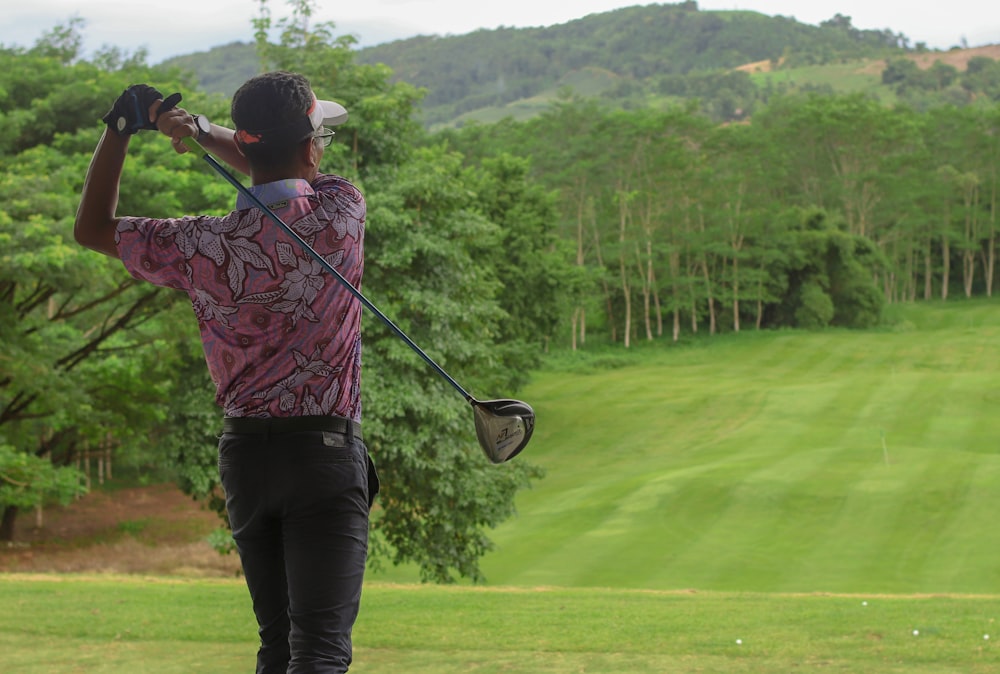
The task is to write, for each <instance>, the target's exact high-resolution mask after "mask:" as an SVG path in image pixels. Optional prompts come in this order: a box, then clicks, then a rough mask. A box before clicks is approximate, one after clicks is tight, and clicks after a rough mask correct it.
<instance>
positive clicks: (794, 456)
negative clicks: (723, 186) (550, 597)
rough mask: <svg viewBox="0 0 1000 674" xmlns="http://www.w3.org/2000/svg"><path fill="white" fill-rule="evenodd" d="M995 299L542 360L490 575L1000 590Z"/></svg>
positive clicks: (620, 583) (612, 583)
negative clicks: (528, 480)
mask: <svg viewBox="0 0 1000 674" xmlns="http://www.w3.org/2000/svg"><path fill="white" fill-rule="evenodd" d="M997 309H998V307H997V303H996V302H989V301H976V302H962V301H955V302H949V303H947V304H930V305H922V306H916V307H903V308H897V310H899V311H902V312H903V314H902V317H901V322H900V323H899V324H898V325H897V327H896V328H895V329H893V330H885V331H880V332H868V333H859V332H846V331H830V332H822V333H800V332H783V333H765V334H753V333H746V332H745V333H743V334H740V335H727V336H723V337H718V338H715V339H712V340H711V344H709V343H708V342H706V341H704V340H703V341H699V342H696V343H692V344H688V345H682V346H679V347H665V346H663V345H657V346H652V347H645V348H638V349H635V350H634V352H633V353H624V352H618V351H611V352H604V353H605V355H604V356H599V357H587V356H584V355H581V356H580V357H579V358H578V359H575V360H576V362H572V361H573V360H574V359H573V358H564V359H562V360H561V361H560V362H558V363H554V364H553V365H552V366H551V367H550V368H549V369H548V370H546V371H545V372H543V373H541V374H539V375H538V376H536V378H535V380H534V382H533V383H532V385H531V386H530V387H529V388H528V389H527V390H525V391H524V392H523V396H522V397H523V398H524V399H526V400H529V401H530V402H532V403H534V404H535V405H536V411H537V414H538V428H537V431H536V434H535V437H534V439H533V440H532V444H531V446H530V447H529V449H528V451H527V452H526V454H525V455H524V458H525V459H526V460H531V461H534V462H536V463H538V464H540V465H541V466H543V467H544V468H545V469H546V470H547V472H548V474H547V477H546V478H545V479H544V480H542V481H540V482H539V483H538V484H537V485H536V486H535V488H534V489H533V490H531V491H528V492H525V493H523V494H522V495H521V496H520V497H519V500H518V508H519V512H520V514H519V517H518V518H516V519H515V520H512V521H510V522H508V523H506V524H505V525H504V526H502V527H501V528H500V529H499V530H497V531H496V532H495V535H494V540H495V541H496V543H497V550H496V551H495V552H493V553H491V554H490V555H488V556H487V558H486V559H485V560H484V564H483V568H484V571H485V573H486V575H487V578H488V579H489V581H490V582H491V583H493V584H499V585H518V586H529V587H530V586H569V587H573V586H575V587H584V586H589V587H620V588H648V589H659V590H670V589H681V588H696V589H699V590H737V591H760V592H788V591H791V592H813V591H829V592H886V593H915V592H967V593H990V592H995V591H996V590H997V588H998V587H1000V566H998V565H997V564H996V558H997V556H998V554H1000V530H998V529H997V527H995V526H993V524H994V519H995V512H996V507H997V503H998V499H1000V447H998V445H997V438H998V434H1000V419H998V418H997V415H996V410H997V407H998V405H1000V386H998V384H997V381H996V379H997V369H998V367H1000V366H998V364H997V363H998V361H997V358H996V356H995V351H996V349H997V344H998V342H1000V340H998V337H1000V312H998V311H997ZM883 440H884V445H883ZM887 458H888V462H887ZM500 469H501V470H502V468H500ZM376 577H379V578H383V579H395V580H409V579H412V578H414V577H415V576H414V575H413V574H412V572H411V571H410V570H405V569H404V570H389V571H387V572H384V573H381V574H378V575H376Z"/></svg>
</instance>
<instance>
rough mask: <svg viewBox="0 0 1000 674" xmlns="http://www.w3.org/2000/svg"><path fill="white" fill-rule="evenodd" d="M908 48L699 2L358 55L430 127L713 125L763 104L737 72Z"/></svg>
mask: <svg viewBox="0 0 1000 674" xmlns="http://www.w3.org/2000/svg"><path fill="white" fill-rule="evenodd" d="M908 50H909V42H908V40H907V38H906V37H905V36H903V35H901V34H895V33H893V32H892V31H890V30H888V29H886V30H883V31H871V30H858V29H856V28H854V27H853V26H852V25H851V22H850V19H849V18H848V17H843V16H840V15H837V16H835V17H833V18H831V19H830V20H829V21H827V22H824V24H823V25H822V26H819V27H817V26H811V25H807V24H803V23H799V22H797V21H795V20H794V19H791V18H786V17H780V16H778V17H769V16H765V15H763V14H759V13H757V12H750V11H701V10H699V9H698V6H697V3H695V2H691V1H689V2H681V3H678V4H659V5H658V4H653V5H646V6H636V7H628V8H624V9H620V10H615V11H612V12H605V13H599V14H591V15H589V16H586V17H583V18H581V19H577V20H575V21H570V22H568V23H565V24H560V25H555V26H548V27H539V28H500V29H497V30H480V31H476V32H474V33H470V34H467V35H455V36H445V37H441V36H419V37H414V38H411V39H408V40H399V41H396V42H391V43H387V44H383V45H378V46H375V47H369V48H366V49H360V50H358V51H357V60H358V62H360V63H366V64H376V63H379V64H385V65H387V66H389V67H390V68H391V69H392V72H393V74H392V78H393V80H394V81H402V82H407V83H408V84H411V85H414V86H417V87H421V88H422V89H424V91H425V93H424V97H423V100H422V101H421V104H420V108H419V110H420V113H421V120H422V121H423V122H424V124H425V125H428V126H434V125H440V124H452V123H454V122H455V121H456V120H460V119H462V117H463V115H469V114H470V113H471V114H472V117H473V118H480V119H481V118H484V117H488V116H489V115H491V114H493V115H495V116H503V114H504V110H505V106H508V105H510V104H512V103H518V102H519V103H520V104H521V105H527V106H528V107H529V109H530V111H531V112H530V114H535V113H537V111H538V110H539V109H540V108H541V107H543V106H544V105H547V104H548V102H549V101H550V100H552V99H554V98H557V97H558V96H560V95H563V94H565V95H569V94H575V95H581V96H600V97H603V98H604V99H605V100H607V101H610V102H611V104H612V105H614V106H615V107H644V106H646V105H647V104H649V102H650V100H651V99H652V100H654V101H656V100H660V101H661V102H662V101H668V102H669V101H670V100H674V99H692V98H698V99H701V100H703V101H704V107H705V108H706V109H708V110H710V111H712V114H713V115H714V116H715V117H717V118H719V119H730V118H734V117H739V116H743V115H746V114H748V113H749V112H750V110H751V109H752V107H753V104H754V102H755V101H756V100H757V99H758V98H760V94H759V92H757V90H756V89H755V86H754V84H753V83H752V82H751V79H750V77H749V76H748V75H747V74H746V73H743V72H740V71H738V70H735V69H736V68H737V67H739V66H741V65H744V64H747V63H753V62H759V61H769V62H770V61H773V62H774V63H775V64H776V65H777V64H778V63H779V62H780V63H781V64H782V67H783V68H795V67H799V66H815V65H821V64H830V63H836V62H841V61H844V60H858V59H864V58H885V57H886V56H888V55H894V54H895V55H902V54H905V53H907V52H908ZM915 51H923V48H922V47H920V46H918V47H917V48H916V50H915ZM259 64H260V62H259V59H258V57H256V56H255V55H254V53H253V46H252V45H250V44H240V43H235V44H231V45H226V46H223V47H216V48H214V49H211V50H209V51H207V52H203V53H199V54H191V55H187V56H180V57H176V58H173V59H170V60H168V61H166V62H165V64H164V65H167V66H177V67H180V68H182V69H184V70H189V71H192V72H194V73H195V74H196V77H197V79H198V82H199V85H200V86H201V88H202V89H204V90H205V91H209V92H216V93H221V94H223V95H226V96H229V95H231V94H232V93H233V92H234V91H235V90H236V88H237V87H238V86H239V85H240V83H242V82H243V81H244V80H245V79H246V78H247V77H249V76H250V75H251V74H253V73H254V72H256V71H257V70H258V69H259ZM490 111H497V112H490ZM507 113H508V114H517V111H516V110H515V111H513V113H511V111H510V110H507Z"/></svg>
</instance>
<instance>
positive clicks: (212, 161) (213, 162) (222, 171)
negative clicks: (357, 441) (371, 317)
mask: <svg viewBox="0 0 1000 674" xmlns="http://www.w3.org/2000/svg"><path fill="white" fill-rule="evenodd" d="M183 142H184V144H185V145H187V146H188V149H190V150H192V151H194V152H196V153H198V154H200V155H201V158H202V159H204V160H205V161H206V162H208V164H209V166H211V167H212V168H213V169H215V171H216V173H218V174H219V175H221V176H222V177H223V178H225V179H226V180H227V181H229V183H230V184H231V185H232V186H233V187H235V188H236V190H237V191H238V192H239V193H240V194H242V195H243V196H245V197H246V198H248V199H250V200H251V201H253V203H254V205H256V206H257V207H258V208H259V209H261V210H262V211H264V213H266V214H267V215H268V216H269V217H270V218H271V219H272V220H274V221H275V222H276V223H277V224H278V226H279V227H281V229H282V230H284V232H285V233H286V234H288V235H289V236H290V237H292V238H293V239H295V241H296V243H298V244H299V246H300V247H301V248H302V250H303V251H305V252H306V253H307V254H308V255H309V256H310V257H312V258H313V259H314V260H316V262H318V263H319V264H320V266H322V267H323V268H324V269H325V270H327V271H328V272H330V274H332V275H333V277H334V278H335V279H337V282H338V283H340V285H342V286H343V287H344V289H345V290H347V291H348V292H349V293H351V294H352V295H354V297H355V298H356V299H357V300H358V301H359V302H361V304H362V305H363V306H364V307H365V308H367V309H368V311H370V312H372V313H373V314H375V315H376V316H377V317H378V318H379V320H381V321H382V322H383V323H384V324H385V325H386V327H388V328H389V329H390V330H392V331H393V332H394V333H396V336H397V337H399V338H400V339H402V340H403V341H404V342H406V345H407V346H409V347H410V348H411V349H413V351H414V352H415V353H416V354H417V355H418V356H420V357H421V358H422V359H423V360H424V362H425V363H427V364H428V365H429V366H430V367H431V369H432V370H434V371H435V372H437V373H438V374H439V375H440V376H441V377H442V378H444V380H445V381H447V382H448V383H449V384H451V385H452V386H453V387H454V388H455V390H456V391H458V392H459V393H461V394H462V397H464V398H465V399H466V401H468V402H469V403H472V404H475V398H473V397H472V396H471V395H470V394H469V393H468V391H466V390H465V389H464V388H462V386H461V385H460V384H459V383H458V382H457V381H455V380H454V379H453V378H452V376H451V375H450V374H448V373H447V372H445V371H444V368H442V367H441V366H440V365H438V364H437V363H436V362H434V359H432V358H431V357H430V356H428V355H427V354H426V353H424V350H423V349H421V348H420V347H419V346H417V344H416V342H414V341H413V340H412V339H410V337H409V336H408V335H407V334H406V333H405V332H403V330H402V329H401V328H400V327H399V326H398V325H396V324H395V323H393V322H392V320H391V319H390V318H389V317H388V316H386V315H385V314H384V313H382V311H381V310H380V309H379V308H378V307H376V306H375V305H374V304H372V303H371V301H370V300H369V299H368V298H367V297H365V296H364V295H363V294H362V293H361V291H360V290H358V289H357V288H355V287H354V286H353V285H351V282H350V281H348V280H347V279H346V278H344V275H343V274H341V273H340V272H339V271H337V270H336V269H335V268H334V267H333V265H331V264H330V263H329V262H327V261H326V260H325V259H324V258H323V256H322V255H320V254H319V253H317V252H316V251H315V250H313V247H312V246H310V245H309V244H308V243H307V242H306V240H305V239H303V238H302V237H301V236H299V235H298V234H297V233H296V232H295V231H294V230H293V229H292V228H291V227H289V226H288V225H287V224H285V221H284V220H282V219H281V218H280V217H278V215H277V214H276V213H275V212H274V211H273V210H271V209H270V208H269V207H268V206H267V205H266V204H265V203H264V202H262V201H261V200H260V199H259V198H257V195H255V194H254V193H253V192H251V191H250V190H249V189H247V188H246V186H244V185H243V183H241V182H240V181H239V180H237V179H236V177H235V176H233V175H232V174H231V173H230V172H229V171H227V170H226V167H224V166H223V165H222V164H220V163H219V161H218V160H217V159H216V158H215V157H213V156H212V155H210V154H209V153H208V151H207V150H206V149H205V148H204V147H202V145H201V143H199V142H198V141H197V140H196V139H195V138H194V137H193V136H185V137H184V138H183Z"/></svg>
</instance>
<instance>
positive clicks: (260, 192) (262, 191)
mask: <svg viewBox="0 0 1000 674" xmlns="http://www.w3.org/2000/svg"><path fill="white" fill-rule="evenodd" d="M249 189H250V192H251V193H252V194H253V195H254V196H255V197H257V198H258V199H260V200H261V201H262V202H263V203H264V204H266V205H267V206H268V207H269V208H274V207H277V206H278V205H279V204H281V203H282V202H285V201H288V200H289V199H294V198H295V197H311V196H312V195H313V194H315V192H314V191H313V188H312V185H310V184H309V181H308V180H304V179H303V178H287V179H285V180H276V181H274V182H273V183H263V184H262V185H253V186H251V187H250V188H249ZM256 206H257V204H256V203H254V201H253V199H251V198H250V197H248V196H246V195H244V194H242V193H241V194H240V195H239V196H238V197H236V210H240V211H242V210H245V209H248V208H255V207H256Z"/></svg>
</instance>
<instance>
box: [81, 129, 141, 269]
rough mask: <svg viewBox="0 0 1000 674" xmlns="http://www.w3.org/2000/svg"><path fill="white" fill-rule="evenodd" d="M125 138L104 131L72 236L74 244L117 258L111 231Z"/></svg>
mask: <svg viewBox="0 0 1000 674" xmlns="http://www.w3.org/2000/svg"><path fill="white" fill-rule="evenodd" d="M128 143H129V136H119V135H118V134H117V133H115V132H113V131H111V129H105V131H104V135H103V136H101V140H100V141H99V142H98V143H97V149H96V150H94V156H93V158H92V159H91V160H90V168H89V169H87V178H86V180H85V181H84V183H83V193H82V194H81V196H80V206H79V208H77V211H76V224H75V225H74V227H73V236H74V238H75V239H76V242H77V243H79V244H80V245H82V246H86V247H87V248H90V249H93V250H96V251H98V252H100V253H104V254H105V255H110V256H111V257H115V258H116V257H118V247H117V246H116V245H115V230H116V228H117V227H118V218H117V217H115V212H116V211H117V209H118V189H119V183H120V181H121V177H122V169H123V168H124V166H125V155H126V154H127V153H128Z"/></svg>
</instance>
